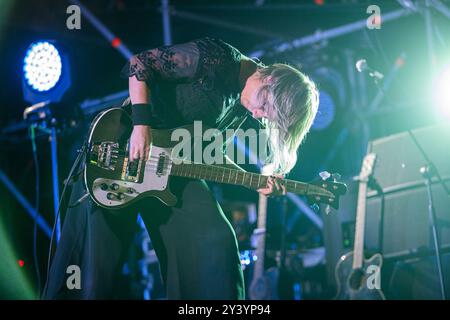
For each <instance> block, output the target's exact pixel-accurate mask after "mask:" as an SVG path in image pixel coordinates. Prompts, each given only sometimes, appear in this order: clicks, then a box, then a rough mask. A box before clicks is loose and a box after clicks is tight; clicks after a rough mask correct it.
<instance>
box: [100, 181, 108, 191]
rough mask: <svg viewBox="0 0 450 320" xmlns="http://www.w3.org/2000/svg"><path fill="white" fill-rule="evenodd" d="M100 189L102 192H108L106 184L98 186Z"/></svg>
mask: <svg viewBox="0 0 450 320" xmlns="http://www.w3.org/2000/svg"><path fill="white" fill-rule="evenodd" d="M100 189H102V190H103V191H106V190H108V185H107V184H106V183H102V184H101V185H100Z"/></svg>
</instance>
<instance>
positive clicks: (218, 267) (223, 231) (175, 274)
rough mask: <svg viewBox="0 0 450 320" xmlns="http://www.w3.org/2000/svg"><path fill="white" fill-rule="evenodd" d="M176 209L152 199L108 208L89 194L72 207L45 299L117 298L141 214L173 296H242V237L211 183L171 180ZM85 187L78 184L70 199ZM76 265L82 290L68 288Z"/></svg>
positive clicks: (78, 196) (83, 191) (71, 201)
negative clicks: (124, 206)
mask: <svg viewBox="0 0 450 320" xmlns="http://www.w3.org/2000/svg"><path fill="white" fill-rule="evenodd" d="M170 187H171V190H172V192H173V193H174V194H175V195H176V196H177V197H178V203H177V205H176V206H175V207H167V206H165V205H163V204H162V203H161V202H160V201H159V200H158V199H154V198H149V199H148V200H143V201H141V202H140V203H138V206H135V207H129V208H126V209H123V210H119V211H117V210H114V211H113V210H106V209H103V208H101V207H99V206H97V205H95V204H94V203H93V202H92V201H91V199H89V198H88V199H86V200H84V201H83V202H82V203H80V204H79V205H77V206H75V207H73V208H69V209H68V210H67V211H66V216H65V219H64V223H63V228H62V233H61V239H60V242H59V244H58V247H57V249H56V252H55V255H54V257H53V260H52V264H51V268H50V273H49V279H48V282H47V284H46V289H45V291H44V293H43V296H42V297H43V299H114V298H115V297H117V296H118V292H117V291H118V290H119V288H118V286H117V283H118V281H117V279H118V277H119V276H120V274H121V271H122V266H123V263H124V261H125V258H126V257H127V251H128V248H129V247H130V244H131V241H132V239H133V236H134V233H135V232H136V231H137V223H136V219H137V214H138V212H139V213H140V214H141V217H142V219H143V220H144V223H145V225H146V228H147V230H148V232H149V235H150V238H151V240H152V244H153V246H154V248H155V251H156V254H157V256H158V259H159V262H160V267H161V272H162V278H163V281H164V284H165V287H166V290H167V298H168V299H231V300H234V299H243V298H244V281H243V275H242V270H241V265H240V259H239V251H238V247H237V241H236V236H235V233H234V231H233V229H232V228H231V225H230V224H229V223H228V221H227V219H226V217H225V216H224V214H223V212H222V210H221V208H220V206H219V204H218V203H217V201H216V200H215V199H214V197H213V195H212V193H211V192H210V190H209V189H208V187H207V185H206V183H205V182H204V181H200V180H190V179H184V178H177V177H175V178H171V181H170ZM84 193H85V189H84V186H83V183H82V182H81V181H77V182H75V183H74V185H73V190H72V194H71V197H70V203H74V202H75V201H76V200H77V199H79V198H80V197H81V196H82V195H83V194H84ZM70 265H77V266H79V267H80V273H81V277H80V279H81V289H71V290H70V289H68V287H67V285H66V281H67V279H68V277H69V276H70V275H71V274H70V273H66V271H67V268H68V267H69V266H70Z"/></svg>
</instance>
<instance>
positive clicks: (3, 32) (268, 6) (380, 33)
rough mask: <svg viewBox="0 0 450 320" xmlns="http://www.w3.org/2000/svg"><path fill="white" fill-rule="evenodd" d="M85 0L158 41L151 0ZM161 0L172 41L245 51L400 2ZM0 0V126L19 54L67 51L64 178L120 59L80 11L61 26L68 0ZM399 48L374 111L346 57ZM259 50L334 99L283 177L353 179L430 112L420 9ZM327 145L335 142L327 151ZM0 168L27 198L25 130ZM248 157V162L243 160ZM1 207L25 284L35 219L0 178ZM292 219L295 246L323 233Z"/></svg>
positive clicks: (112, 25) (376, 55) (375, 60)
mask: <svg viewBox="0 0 450 320" xmlns="http://www.w3.org/2000/svg"><path fill="white" fill-rule="evenodd" d="M444 2H445V3H448V2H446V1H444ZM82 3H83V4H84V5H86V6H87V7H88V8H89V9H90V10H91V11H92V13H93V14H94V15H95V16H97V17H98V18H99V19H100V20H101V21H102V22H103V23H104V24H105V25H106V26H107V27H108V28H109V29H110V30H111V31H112V32H113V33H115V34H116V35H117V36H118V37H119V38H120V39H121V40H122V41H123V43H124V44H125V45H127V46H128V48H129V49H130V50H131V51H132V52H133V53H138V52H140V51H142V50H145V49H149V48H153V47H157V46H160V45H162V44H163V32H162V19H161V12H160V2H159V1H153V0H135V1H132V0H89V1H82ZM170 3H171V6H172V8H173V9H174V10H176V12H178V14H175V15H172V16H171V23H172V42H173V43H180V42H185V41H189V40H191V39H195V38H200V37H203V36H210V37H218V38H221V39H223V40H224V41H226V42H228V43H230V44H232V45H233V46H235V47H236V48H238V49H239V50H240V51H241V52H242V53H244V54H250V53H251V52H254V51H255V50H258V49H261V48H267V49H270V48H272V47H273V46H274V45H276V44H279V43H282V42H283V41H289V40H293V39H296V38H301V37H303V36H306V35H311V34H314V32H316V31H318V30H322V31H324V30H327V29H329V28H333V27H337V26H341V25H345V24H347V23H351V22H355V21H359V20H365V19H367V17H368V14H367V13H366V9H367V7H368V5H371V4H377V5H379V6H380V8H381V12H382V14H383V13H386V12H389V11H393V10H397V9H400V8H401V6H400V5H399V4H398V2H397V1H373V0H370V1H356V0H355V1H351V0H347V1H345V0H341V1H338V0H336V1H326V0H324V1H313V0H304V1H293V0H283V1H274V0H272V1H269V0H266V1H254V0H253V1H250V0H249V1H244V0H240V1H222V0H218V1H200V0H193V1H183V0H172V1H170ZM0 4H2V5H3V7H2V9H1V10H2V11H3V12H2V13H0V70H1V71H0V72H1V73H0V115H1V116H0V128H6V127H8V126H10V125H12V124H13V123H15V122H20V121H21V119H22V113H23V110H24V109H25V107H27V103H26V102H24V100H23V97H22V90H21V81H22V80H21V77H22V63H23V57H24V54H25V52H26V49H27V47H28V46H29V45H30V43H31V42H33V41H36V40H40V39H53V40H56V41H57V42H58V43H59V44H60V45H61V46H63V47H64V48H65V50H66V52H67V53H68V55H69V57H70V65H71V73H72V86H71V87H70V89H69V91H68V92H67V93H66V95H65V96H64V98H63V101H62V102H61V104H60V106H59V108H60V109H59V113H60V114H61V115H64V116H66V117H69V118H71V119H75V120H76V122H75V124H76V125H74V126H73V127H70V126H69V127H67V128H66V129H65V130H64V131H62V132H61V133H60V135H59V141H58V142H59V146H58V152H59V161H60V163H59V165H60V169H59V173H60V180H61V183H62V181H63V179H64V178H65V176H66V175H67V173H68V170H69V168H70V166H71V164H72V161H73V159H74V157H75V151H76V148H77V146H78V145H79V143H80V138H81V137H83V134H84V133H85V130H86V127H85V125H86V123H87V121H88V120H89V119H86V121H85V122H84V123H83V119H82V117H81V116H80V115H81V113H80V110H79V109H78V106H79V104H80V103H81V102H83V101H84V100H85V99H88V98H92V99H93V98H100V97H103V96H105V95H108V94H111V93H115V92H118V91H122V90H126V89H127V80H126V79H122V78H120V76H119V73H120V70H121V68H122V67H123V65H124V64H125V62H126V61H125V59H124V57H123V56H122V55H121V54H120V53H119V52H118V51H116V50H115V49H114V48H112V47H111V45H110V44H109V43H108V41H106V40H105V39H104V38H102V36H101V35H100V34H99V33H98V32H97V31H96V30H95V29H94V28H93V27H92V25H91V24H90V23H89V21H88V20H87V19H86V18H84V17H82V20H81V30H68V29H67V28H66V19H67V17H68V15H67V14H66V8H67V6H68V5H69V3H68V2H67V1H62V0H59V1H56V0H53V1H52V0H39V1H37V0H35V1H34V0H26V1H25V0H15V1H0ZM186 12H189V13H190V14H191V15H192V14H194V15H196V16H199V17H202V19H209V20H208V21H212V22H211V23H210V22H205V21H203V22H202V21H197V20H194V19H187V18H186V16H184V17H183V13H186ZM433 18H434V21H435V24H436V29H438V30H439V31H440V34H441V36H442V37H443V38H442V41H440V42H439V41H438V42H437V43H436V47H435V50H436V53H437V57H438V61H439V62H443V61H445V60H446V59H448V53H449V51H448V48H449V46H448V45H449V35H450V32H449V31H450V23H449V21H448V20H446V19H445V18H444V17H443V16H442V15H441V14H439V13H437V12H434V13H433ZM220 22H226V23H227V24H229V25H231V26H233V28H227V27H224V26H219V25H218V23H220ZM237 29H238V30H237ZM269 52H270V50H269ZM401 53H405V55H406V58H405V61H404V65H403V67H402V68H401V69H400V71H399V73H398V74H397V76H396V77H395V78H394V81H393V83H392V85H391V86H390V87H389V88H388V89H387V93H388V95H389V99H383V100H382V101H381V104H380V107H379V109H382V110H383V112H379V113H375V114H373V115H371V116H365V112H366V111H367V108H368V104H369V103H370V102H371V101H372V99H373V97H374V95H375V94H376V93H377V89H376V87H375V85H374V84H373V82H372V80H371V79H370V78H368V77H366V75H361V74H358V73H356V71H355V69H354V62H356V61H357V59H359V58H366V59H367V61H368V62H369V63H370V65H371V66H372V67H373V68H375V69H378V70H380V71H381V72H383V73H384V74H388V73H389V72H390V71H391V70H392V66H393V64H394V62H395V60H396V59H397V58H398V57H399V55H400V54H401ZM260 59H261V60H262V61H263V62H264V63H266V64H268V63H271V62H275V61H278V62H287V63H290V64H293V65H296V66H298V67H302V70H303V71H305V72H306V73H307V74H310V75H311V76H312V77H313V78H314V79H315V80H316V82H317V83H318V85H319V87H320V88H321V89H323V90H326V91H328V92H330V93H331V95H332V97H333V99H334V101H335V103H336V110H335V118H334V120H333V122H332V123H331V125H330V126H329V127H328V128H326V129H324V130H320V131H319V130H312V131H311V132H310V134H309V136H308V139H307V140H306V142H305V143H304V145H303V146H302V147H301V149H300V152H299V160H298V164H297V166H296V167H295V169H294V170H293V172H292V173H291V174H290V178H292V179H296V180H302V181H309V180H312V179H315V178H316V177H317V176H318V173H319V171H320V170H321V169H327V170H328V171H330V172H339V173H340V174H341V175H342V176H343V178H344V179H350V178H351V177H352V176H354V175H356V174H357V173H358V172H359V170H360V163H361V159H362V157H363V155H364V152H365V148H366V143H367V140H368V139H375V138H378V137H382V136H386V135H389V134H393V133H397V132H400V131H403V130H406V129H410V128H417V127H420V126H425V125H428V124H431V123H434V122H435V117H434V114H433V110H432V107H431V103H430V100H429V88H430V83H431V81H430V79H431V77H430V73H429V72H430V64H429V56H428V54H427V46H426V36H425V25H424V18H423V15H422V14H412V15H410V16H408V17H403V18H400V19H398V20H396V21H391V22H386V23H384V22H383V21H382V28H381V29H380V30H369V29H367V28H364V29H361V30H359V31H356V32H353V33H350V34H348V35H344V36H342V37H337V38H333V39H330V40H326V41H322V42H320V43H315V44H314V45H310V46H307V47H304V48H301V49H295V50H289V51H286V52H284V53H282V54H271V55H270V56H263V57H260ZM321 68H322V69H325V70H328V71H330V72H334V73H336V74H337V75H338V78H337V79H338V80H337V81H334V82H333V81H331V82H330V81H329V80H327V79H325V78H321V77H320V76H318V75H320V72H318V71H317V70H320V69H321ZM351 77H355V78H356V79H357V81H359V83H360V87H355V86H352V85H351V82H350V80H349V79H350V78H351ZM339 95H340V96H341V97H340V98H339V97H338V96H339ZM361 123H364V124H366V125H368V126H369V128H370V131H369V132H368V135H367V136H364V135H363V134H362V133H363V132H362V127H361V125H360V124H361ZM342 130H348V133H349V134H348V135H347V136H346V138H345V139H344V140H343V143H342V144H341V145H340V146H339V147H338V148H333V146H334V145H335V144H336V143H337V140H338V139H337V138H338V137H339V133H340V132H342ZM37 146H38V157H39V170H40V177H41V179H40V180H41V181H40V199H39V200H40V201H39V202H40V204H39V206H40V208H39V211H40V212H41V213H42V214H43V215H44V217H45V218H46V219H47V221H49V222H51V221H53V220H52V215H53V207H52V203H53V201H52V192H51V163H50V154H49V144H48V140H47V138H46V137H40V138H38V139H37ZM330 150H334V153H333V155H332V156H330ZM326 159H328V161H326ZM0 169H2V170H3V171H4V172H5V173H6V174H7V175H8V176H9V177H10V179H11V180H12V181H13V182H14V184H15V185H16V186H17V188H18V189H19V190H20V191H21V192H22V193H23V194H24V195H25V197H26V198H27V199H28V200H29V201H30V202H31V203H35V194H36V193H35V183H34V182H35V170H36V168H35V166H34V163H33V158H32V153H31V144H30V141H29V139H27V135H26V130H25V131H24V130H22V131H16V132H14V133H10V134H5V133H2V134H1V135H0ZM247 169H249V170H255V168H252V167H248V168H247ZM216 189H217V188H216ZM217 190H219V193H221V195H222V197H223V199H224V201H245V202H254V203H256V202H257V194H256V193H253V192H251V191H247V190H244V189H241V188H229V187H218V189H217ZM0 208H1V212H0V215H1V219H0V221H2V224H3V230H0V232H4V234H3V236H2V239H1V241H6V240H5V239H8V240H7V241H9V242H10V244H11V247H12V248H13V252H14V256H15V258H16V259H17V260H19V259H23V260H24V261H25V266H24V268H23V270H24V273H25V274H26V276H27V277H28V279H30V283H33V284H34V283H36V280H35V273H34V268H33V249H32V245H33V241H32V239H33V238H32V235H33V222H32V219H30V218H29V216H28V215H27V214H26V213H25V211H24V210H23V208H22V207H21V206H20V205H19V204H18V203H17V202H16V201H15V199H14V198H13V197H12V196H11V195H10V194H9V192H8V191H7V189H6V188H4V187H3V186H2V185H0ZM271 208H272V209H271V211H270V212H269V222H268V223H269V227H270V228H271V231H270V232H271V234H270V236H271V237H270V238H269V239H270V241H269V244H268V245H269V246H272V247H273V248H278V247H279V245H280V241H279V238H280V235H281V229H280V228H281V227H280V223H281V222H280V214H279V212H280V203H278V202H277V201H276V200H271ZM288 209H289V210H288V212H289V214H290V215H295V214H298V213H295V212H296V209H295V208H294V207H293V206H292V205H291V204H290V205H289V207H288ZM293 220H294V221H297V222H296V225H295V226H293V231H291V234H290V235H289V236H288V237H289V241H291V243H293V245H292V246H293V247H294V248H299V247H302V248H314V247H319V246H322V245H323V243H322V235H321V232H320V230H318V229H316V228H315V227H314V225H312V224H311V222H310V221H309V220H308V219H307V218H305V216H301V215H300V216H299V218H298V219H293ZM305 235H307V236H305ZM298 238H302V239H303V240H298ZM305 239H306V240H305ZM296 241H299V242H296ZM302 241H303V242H302ZM47 250H48V239H47V238H46V237H45V236H44V235H43V234H42V233H41V232H39V233H38V257H39V261H40V266H41V276H42V277H44V276H45V267H46V259H47ZM0 254H1V253H0ZM3 297H5V298H8V295H7V294H6V295H5V296H2V292H0V298H3Z"/></svg>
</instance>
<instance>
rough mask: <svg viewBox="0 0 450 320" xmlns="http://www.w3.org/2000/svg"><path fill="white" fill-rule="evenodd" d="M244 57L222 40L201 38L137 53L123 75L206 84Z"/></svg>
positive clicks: (144, 78) (142, 78) (150, 79)
mask: <svg viewBox="0 0 450 320" xmlns="http://www.w3.org/2000/svg"><path fill="white" fill-rule="evenodd" d="M240 57H241V54H240V52H239V51H238V50H237V49H236V48H234V47H233V46H231V45H229V44H227V43H226V42H223V41H222V40H220V39H212V38H201V39H198V40H193V41H191V42H187V43H183V44H178V45H172V46H162V47H159V48H155V49H151V50H147V51H143V52H141V53H139V54H136V55H134V56H133V57H132V58H131V59H130V61H128V63H127V64H126V65H125V67H124V68H123V69H122V76H123V77H132V76H134V75H135V76H136V77H137V79H138V80H140V81H147V82H152V81H154V80H158V79H163V80H169V81H188V82H189V81H194V80H199V81H200V82H202V83H204V84H205V85H206V84H207V82H208V81H206V80H208V79H209V80H212V79H210V78H211V77H213V74H215V73H216V72H220V73H221V72H224V73H227V72H230V71H231V70H229V67H230V65H236V62H239V61H240Z"/></svg>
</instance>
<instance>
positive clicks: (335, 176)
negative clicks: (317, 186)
mask: <svg viewBox="0 0 450 320" xmlns="http://www.w3.org/2000/svg"><path fill="white" fill-rule="evenodd" d="M331 177H332V178H333V180H334V181H339V180H341V178H342V176H341V175H340V174H339V173H333V174H332V175H331Z"/></svg>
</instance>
